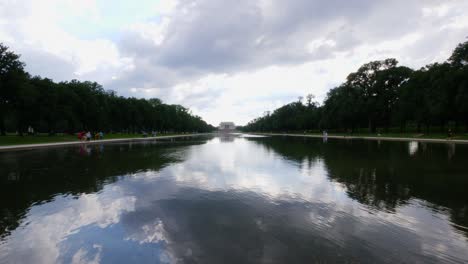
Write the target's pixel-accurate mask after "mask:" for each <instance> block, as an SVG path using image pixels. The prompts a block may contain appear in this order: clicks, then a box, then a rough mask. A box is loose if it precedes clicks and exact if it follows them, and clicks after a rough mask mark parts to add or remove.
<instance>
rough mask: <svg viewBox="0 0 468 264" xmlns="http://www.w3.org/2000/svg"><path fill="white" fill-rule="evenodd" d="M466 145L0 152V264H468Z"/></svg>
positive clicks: (214, 145)
mask: <svg viewBox="0 0 468 264" xmlns="http://www.w3.org/2000/svg"><path fill="white" fill-rule="evenodd" d="M467 190H468V145H454V144H429V143H418V142H386V141H364V140H343V139H328V140H327V141H323V140H322V139H311V138H309V139H308V138H289V137H259V136H249V135H232V136H231V135H224V136H221V137H219V136H218V137H214V136H213V137H194V138H184V139H177V140H175V139H174V140H159V141H148V142H143V143H125V144H123V143H121V144H106V145H94V146H86V145H83V146H75V147H66V148H52V149H41V150H31V151H14V152H3V153H0V263H315V262H320V263H336V262H345V263H401V262H403V263H440V262H445V263H466V262H468V193H467Z"/></svg>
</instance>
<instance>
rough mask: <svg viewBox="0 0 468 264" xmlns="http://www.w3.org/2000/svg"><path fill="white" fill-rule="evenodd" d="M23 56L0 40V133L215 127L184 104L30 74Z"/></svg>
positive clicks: (202, 128)
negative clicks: (121, 94)
mask: <svg viewBox="0 0 468 264" xmlns="http://www.w3.org/2000/svg"><path fill="white" fill-rule="evenodd" d="M24 66H25V64H24V63H23V62H21V61H20V56H19V55H17V54H15V53H13V52H12V51H9V49H8V47H6V46H5V45H3V44H1V43H0V133H1V134H2V135H5V133H6V132H7V131H17V132H18V133H20V134H22V133H23V132H25V131H26V130H27V128H28V127H29V126H32V127H33V128H35V130H36V131H41V132H48V133H56V132H67V133H73V132H76V131H79V130H92V131H98V130H100V131H107V132H110V131H115V132H133V133H139V132H141V131H151V130H155V131H167V132H206V131H211V130H213V129H214V127H213V126H211V125H209V124H207V123H206V122H205V121H203V120H202V119H201V117H199V116H196V115H193V114H192V113H191V112H190V110H189V109H187V108H185V107H183V106H181V105H169V104H164V103H163V102H162V101H161V100H160V99H157V98H152V99H138V98H133V97H131V98H125V97H122V96H118V95H117V94H116V93H115V92H114V91H106V90H105V89H104V88H103V87H102V86H101V85H100V84H98V83H96V82H90V81H78V80H71V81H65V82H58V83H57V82H54V81H53V80H51V79H48V78H42V77H39V76H33V77H31V76H30V74H28V73H27V72H26V71H25V70H24Z"/></svg>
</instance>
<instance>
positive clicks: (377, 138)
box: [251, 133, 468, 144]
mask: <svg viewBox="0 0 468 264" xmlns="http://www.w3.org/2000/svg"><path fill="white" fill-rule="evenodd" d="M251 134H256V135H265V136H288V137H311V138H323V136H322V135H308V134H287V133H285V134H282V133H251ZM327 138H337V139H367V140H385V141H418V142H431V143H446V144H453V143H456V144H468V140H465V139H437V138H406V137H365V136H333V135H329V136H327Z"/></svg>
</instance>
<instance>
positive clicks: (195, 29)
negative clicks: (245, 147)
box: [0, 0, 468, 124]
mask: <svg viewBox="0 0 468 264" xmlns="http://www.w3.org/2000/svg"><path fill="white" fill-rule="evenodd" d="M102 3H104V4H107V5H112V7H114V5H113V3H112V2H97V1H93V0H86V1H72V0H63V1H61V0H44V1H32V0H22V1H6V0H4V1H1V2H0V38H1V40H2V41H4V42H6V44H8V45H10V46H11V47H12V49H13V50H15V51H17V52H19V53H22V54H23V59H24V60H25V61H26V63H27V65H28V67H27V69H28V70H30V71H31V72H32V73H33V74H41V75H44V76H48V77H51V78H53V79H56V80H66V79H71V78H78V79H90V80H93V81H98V82H100V83H102V84H103V85H104V86H105V88H108V89H113V90H117V91H118V92H119V93H120V94H122V95H132V96H141V97H150V96H158V97H160V98H161V99H163V100H164V101H167V102H169V103H179V104H183V105H185V106H187V107H190V108H191V109H193V111H194V112H195V113H198V114H200V115H201V116H202V117H204V118H205V119H206V120H208V121H209V122H211V123H213V124H216V123H218V122H219V121H221V120H233V121H235V122H236V123H240V124H243V123H246V122H247V121H249V120H250V119H252V118H253V117H256V116H258V115H261V114H262V113H263V112H264V111H266V110H273V108H275V107H277V106H279V105H281V104H284V103H286V102H289V101H291V100H293V99H294V97H297V96H298V95H305V94H308V93H314V94H315V95H316V96H317V98H318V99H319V100H321V99H323V98H324V95H325V93H326V91H327V90H328V89H330V88H331V87H333V86H334V85H336V84H338V83H340V82H341V81H342V80H343V78H344V77H345V76H346V74H348V73H349V72H351V71H353V70H355V69H357V67H358V66H359V65H361V64H363V63H366V62H368V61H369V60H373V59H382V58H385V57H396V58H397V59H398V60H400V61H401V62H402V63H404V64H406V65H409V66H411V67H416V68H418V67H421V66H423V65H425V64H428V63H432V62H435V61H441V60H445V59H446V58H447V57H448V56H449V54H450V52H451V50H453V49H454V47H455V46H456V44H458V43H459V42H462V41H465V37H466V32H467V29H468V20H467V17H468V16H467V13H466V10H468V2H465V1H457V0H448V1H444V2H443V3H442V2H440V1H436V0H430V1H424V0H410V1H403V0H397V1H378V2H376V1H370V0H357V1H352V2H351V1H349V2H342V1H336V0H334V1H326V2H324V1H318V0H316V1H309V0H292V1H287V2H285V1H279V0H258V1H247V0H243V1H233V2H230V1H217V0H194V1H176V0H170V1H166V0H164V1H158V2H151V1H149V2H147V1H143V2H139V3H138V5H136V4H129V3H126V2H122V4H124V3H125V6H126V5H128V7H131V8H132V10H129V11H128V12H122V10H118V11H119V12H118V13H115V14H114V13H112V12H117V11H113V10H108V9H107V8H103V6H102ZM403 7H404V8H403ZM139 14H141V15H139ZM100 25H105V26H102V27H100Z"/></svg>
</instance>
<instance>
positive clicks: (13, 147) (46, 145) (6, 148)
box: [0, 133, 211, 152]
mask: <svg viewBox="0 0 468 264" xmlns="http://www.w3.org/2000/svg"><path fill="white" fill-rule="evenodd" d="M210 134H211V133H199V134H185V135H172V136H157V137H146V138H143V137H142V138H116V139H101V140H91V141H67V142H57V143H40V144H24V145H11V146H0V152H1V151H12V150H28V149H38V148H52V147H65V146H73V145H95V144H105V143H117V142H140V141H149V140H157V139H171V138H181V137H197V136H203V135H210Z"/></svg>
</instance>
